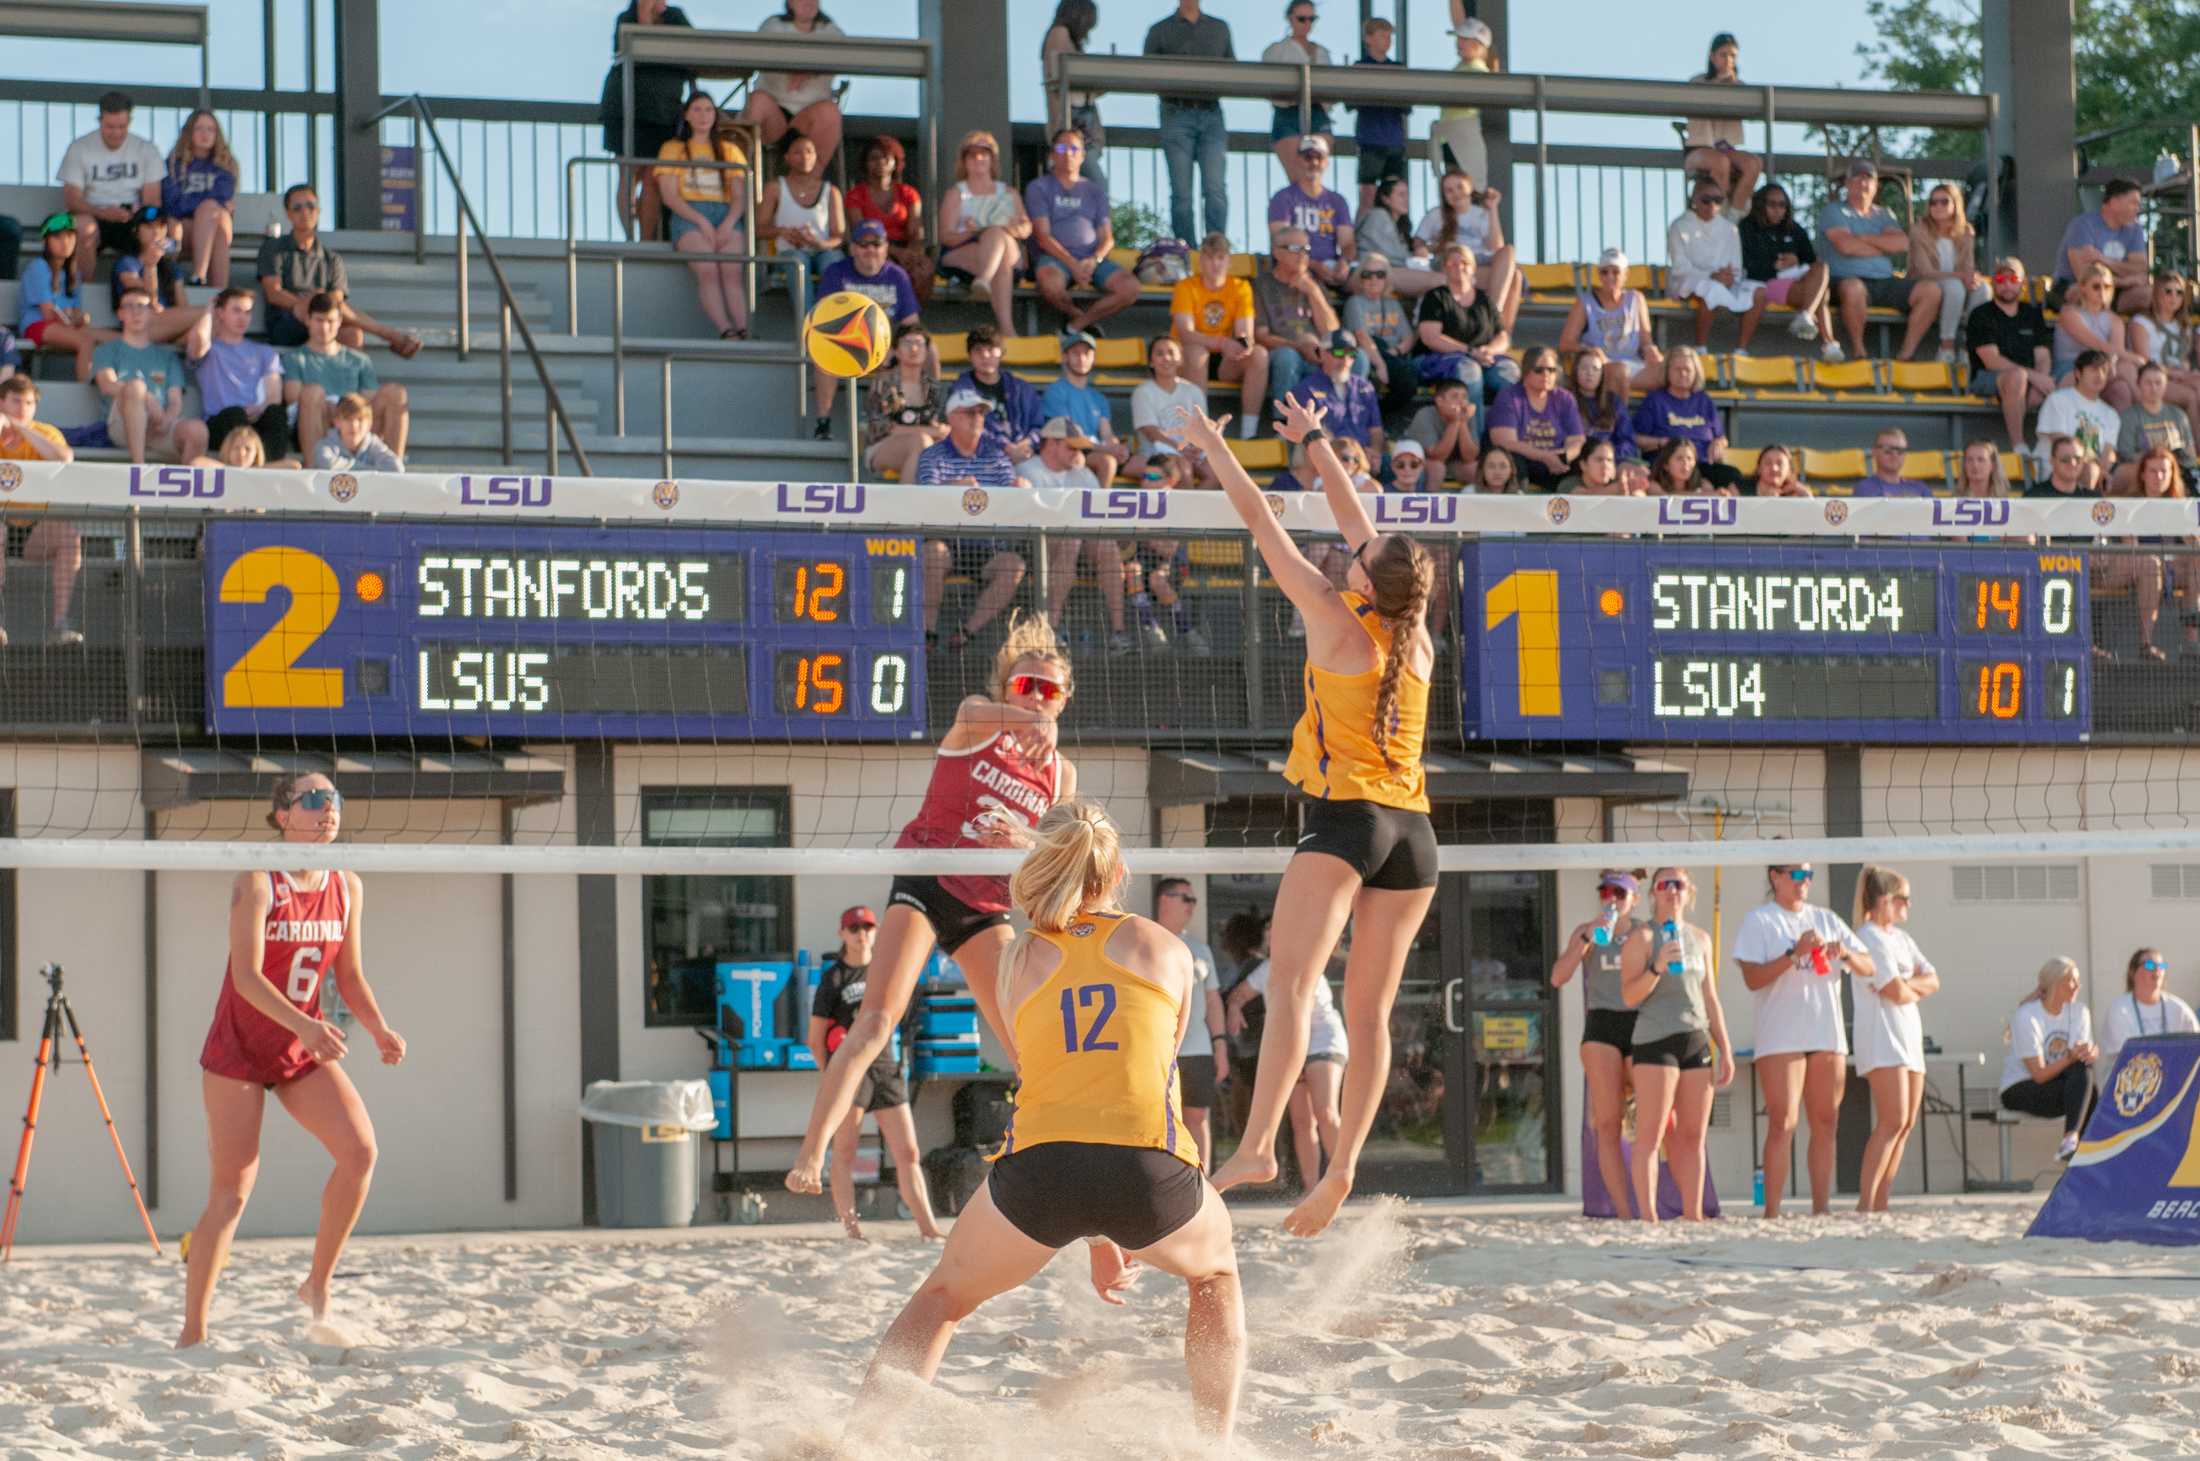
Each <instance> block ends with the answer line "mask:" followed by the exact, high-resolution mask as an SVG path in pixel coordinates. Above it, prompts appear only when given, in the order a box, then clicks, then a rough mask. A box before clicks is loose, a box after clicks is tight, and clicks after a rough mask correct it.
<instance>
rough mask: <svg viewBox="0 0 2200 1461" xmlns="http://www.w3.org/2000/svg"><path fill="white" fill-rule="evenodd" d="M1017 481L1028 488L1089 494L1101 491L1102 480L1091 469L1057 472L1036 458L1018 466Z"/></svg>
mask: <svg viewBox="0 0 2200 1461" xmlns="http://www.w3.org/2000/svg"><path fill="white" fill-rule="evenodd" d="M1016 476H1017V479H1018V480H1019V481H1021V482H1023V483H1024V484H1025V485H1026V486H1028V487H1066V488H1072V489H1075V488H1082V489H1083V490H1085V491H1087V492H1098V491H1099V490H1100V479H1099V478H1098V477H1095V476H1094V475H1093V474H1092V468H1090V467H1064V468H1062V470H1061V471H1059V472H1057V471H1055V470H1054V469H1053V468H1052V467H1050V466H1048V465H1047V464H1046V463H1045V462H1043V461H1041V460H1040V459H1039V458H1037V457H1035V456H1031V457H1025V458H1024V459H1023V460H1022V461H1020V462H1018V463H1017V464H1016Z"/></svg>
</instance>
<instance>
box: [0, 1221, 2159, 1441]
mask: <svg viewBox="0 0 2200 1461" xmlns="http://www.w3.org/2000/svg"><path fill="white" fill-rule="evenodd" d="M2037 1202H2038V1199H2037V1198H2029V1199H2019V1200H2015V1201H2011V1200H2006V1199H1998V1198H1970V1199H1963V1200H1941V1201H1925V1200H1920V1201H1915V1202H1912V1203H1909V1204H1905V1205H1903V1206H1901V1207H1900V1208H1899V1210H1898V1211H1897V1212H1895V1213H1894V1214H1893V1215H1891V1216H1889V1217H1884V1218H1877V1219H1859V1218H1855V1217H1850V1216H1842V1217H1829V1218H1789V1219H1785V1220H1783V1221H1781V1222H1780V1223H1778V1224H1776V1225H1773V1226H1770V1227H1767V1226H1765V1225H1764V1224H1762V1223H1760V1222H1757V1221H1755V1220H1751V1219H1730V1220H1728V1221H1727V1222H1725V1223H1722V1224H1715V1225H1713V1226H1712V1227H1710V1228H1708V1229H1703V1228H1699V1229H1688V1228H1685V1227H1681V1226H1669V1227H1665V1228H1661V1229H1659V1230H1657V1231H1655V1232H1650V1233H1646V1232H1644V1231H1642V1230H1640V1229H1623V1228H1620V1227H1618V1226H1616V1225H1613V1224H1609V1223H1588V1222H1584V1221H1582V1220H1581V1219H1579V1218H1574V1217H1568V1216H1564V1215H1563V1210H1562V1209H1561V1208H1560V1207H1559V1206H1558V1205H1556V1204H1548V1203H1546V1204H1537V1205H1512V1206H1495V1205H1487V1204H1416V1203H1406V1204H1401V1203H1398V1202H1394V1201H1384V1202H1379V1203H1374V1204H1362V1205H1355V1206H1354V1207H1352V1208H1349V1209H1348V1210H1347V1213H1346V1217H1345V1220H1344V1221H1343V1222H1342V1223H1341V1224H1340V1226H1339V1228H1338V1229H1337V1230H1335V1231H1334V1232H1332V1233H1331V1234H1330V1235H1328V1236H1326V1237H1324V1238H1322V1239H1320V1240H1317V1241H1315V1242H1311V1243H1301V1242H1297V1241H1294V1240H1291V1239H1287V1238H1285V1237H1284V1236H1283V1235H1282V1234H1281V1233H1280V1232H1279V1231H1277V1230H1276V1228H1275V1227H1274V1226H1273V1224H1274V1222H1275V1221H1276V1219H1277V1218H1278V1217H1280V1215H1281V1209H1255V1210H1252V1211H1251V1212H1249V1213H1247V1214H1244V1215H1242V1217H1241V1236H1240V1242H1239V1248H1240V1253H1241V1258H1242V1262H1243V1264H1244V1269H1245V1275H1246V1294H1247V1306H1248V1314H1249V1318H1250V1322H1251V1325H1252V1328H1253V1331H1254V1341H1253V1346H1252V1357H1251V1369H1250V1373H1249V1375H1248V1377H1247V1381H1246V1388H1245V1407H1244V1417H1243V1424H1242V1428H1241V1439H1240V1445H1239V1447H1238V1451H1237V1454H1238V1455H1240V1456H1245V1457H1251V1458H1264V1461H1281V1458H1286V1457H1302V1456H1324V1457H1327V1456H1335V1457H1351V1456H1386V1457H1402V1456H1412V1457H1415V1458H1427V1461H1463V1458H1469V1457H1474V1458H1481V1457H1491V1458H1496V1457H1521V1456H1535V1457H1547V1456H1631V1457H1679V1456H1733V1457H1740V1456H1787V1455H1795V1454H1808V1455H1812V1456H1891V1457H1902V1456H1920V1457H1922V1456H1935V1457H1940V1456H1982V1457H1983V1456H1992V1457H2034V1456H2070V1457H2086V1458H2095V1457H2104V1456H2127V1455H2128V1456H2172V1455H2179V1454H2188V1455H2189V1454H2191V1453H2192V1451H2193V1450H2194V1444H2195V1443H2194V1439H2193V1437H2194V1421H2195V1417H2196V1415H2200V1389H2196V1388H2195V1386H2194V1383H2193V1382H2194V1379H2195V1377H2200V1311H2196V1308H2195V1305H2194V1303H2193V1300H2194V1298H2195V1297H2196V1296H2200V1288H2196V1287H2195V1285H2196V1284H2200V1251H2183V1250H2171V1249H2153V1248H2140V1247H2137V1246H2133V1245H2121V1244H2118V1245H2092V1244H2082V1243H2063V1242H2039V1243H2023V1242H2021V1241H2019V1240H2020V1237H2021V1235H2022V1233H2023V1230H2024V1227H2025V1225H2026V1223H2027V1222H2028V1221H2029V1220H2030V1218H2031V1214H2032V1211H2033V1209H2034V1208H2035V1207H2036V1205H2037ZM872 1231H873V1233H874V1234H875V1235H876V1236H877V1238H878V1241H876V1242H874V1243H873V1244H871V1245H869V1246H868V1247H865V1248H860V1249H859V1248H856V1247H854V1246H852V1245H849V1244H847V1243H845V1242H844V1241H842V1240H840V1239H839V1238H838V1237H837V1236H833V1235H829V1234H828V1233H827V1232H826V1231H825V1230H824V1229H822V1228H820V1227H814V1226H802V1227H762V1228H710V1229H698V1230H689V1231H685V1232H678V1233H649V1234H609V1233H548V1234H480V1235H451V1236H437V1237H429V1238H417V1239H402V1238H388V1239H367V1240H362V1241H361V1242H359V1243H358V1244H357V1245H356V1246H355V1247H354V1249H353V1250H352V1253H351V1254H350V1255H349V1256H348V1258H347V1260H346V1268H345V1274H346V1276H345V1277H343V1278H342V1279H341V1281H340V1284H339V1304H340V1307H339V1309H338V1311H337V1313H336V1314H334V1315H333V1316H332V1323H333V1324H334V1325H335V1326H337V1329H336V1330H332V1331H318V1332H316V1333H314V1334H310V1335H309V1333H308V1326H307V1325H306V1324H305V1323H304V1315H303V1311H302V1310H300V1309H299V1308H298V1307H297V1305H296V1303H295V1301H294V1300H293V1299H292V1297H291V1289H292V1287H293V1286H294V1285H295V1284H296V1282H297V1280H298V1277H299V1275H300V1273H301V1272H302V1270H303V1265H304V1261H305V1254H306V1249H305V1246H304V1245H303V1244H301V1243H297V1242H248V1243H243V1244H240V1245H239V1246H238V1249H237V1261H236V1263H235V1265H234V1266H233V1268H232V1269H231V1272H230V1277H229V1279H228V1281H227V1283H226V1284H225V1286H224V1288H223V1290H222V1292H221V1296H220V1300H219V1302H218V1305H217V1308H216V1312H215V1333H214V1338H213V1341H212V1342H211V1343H210V1344H209V1345H208V1346H207V1347H206V1348H205V1349H203V1350H201V1351H198V1352H196V1353H194V1354H192V1355H187V1356H184V1355H178V1354H176V1353H175V1352H174V1351H172V1350H171V1349H170V1348H169V1344H170V1342H171V1340H172V1338H173V1335H174V1331H175V1327H176V1322H177V1313H178V1303H179V1300H180V1295H181V1290H182V1273H181V1268H180V1265H178V1264H177V1263H176V1262H175V1261H174V1257H173V1254H172V1253H171V1256H170V1259H169V1260H168V1261H167V1262H165V1263H161V1264H155V1263H154V1262H152V1261H151V1259H150V1258H149V1257H148V1256H147V1255H146V1254H145V1253H144V1252H143V1250H142V1249H140V1250H134V1251H133V1250H131V1249H128V1248H123V1247H119V1246H114V1247H108V1246H101V1247H82V1248H36V1249H22V1250H19V1251H18V1253H17V1255H16V1261H15V1262H14V1263H13V1264H12V1265H10V1266H9V1267H8V1268H7V1269H5V1270H0V1455H4V1456H8V1457H18V1456H21V1457H41V1458H44V1457H88V1456H98V1457H174V1456H249V1457H265V1458H289V1457H305V1456H375V1457H401V1458H419V1461H426V1458H459V1457H498V1458H502V1457H513V1458H584V1457H644V1456H647V1457H726V1456H737V1457H754V1458H771V1461H797V1458H820V1461H821V1458H824V1457H826V1456H828V1455H830V1454H831V1453H832V1442H833V1440H834V1438H835V1437H837V1436H838V1434H839V1432H840V1428H841V1425H842V1422H843V1420H844V1418H845V1416H846V1414H847V1412H848V1407H849V1403H850V1401H851V1399H852V1397H853V1396H854V1394H855V1391H856V1386H857V1382H858V1380H859V1378H860V1376H861V1373H862V1369H863V1366H864V1364H865V1363H866V1361H867V1359H868V1357H869V1354H870V1350H871V1347H872V1345H873V1343H874V1342H875V1341H876V1339H877V1337H878V1334H879V1332H880V1330H881V1329H882V1328H883V1327H884V1325H885V1323H886V1321H887V1320H888V1319H889V1318H890V1317H891V1316H892V1314H893V1313H894V1311H895V1309H896V1308H897V1307H898V1306H899V1304H900V1303H901V1301H902V1299H903V1298H904V1297H905V1296H906V1295H907V1294H908V1292H909V1291H910V1290H911V1288H912V1287H913V1286H914V1285H915V1284H916V1283H917V1281H918V1280H919V1279H920V1278H921V1277H922V1275H923V1273H924V1272H925V1270H926V1268H927V1267H928V1264H929V1261H930V1254H931V1252H932V1251H933V1250H931V1249H930V1248H928V1247H927V1246H925V1245H923V1244H920V1243H918V1242H917V1241H916V1240H915V1238H914V1235H913V1233H912V1231H911V1230H910V1229H909V1227H908V1225H907V1224H893V1223H884V1224H874V1225H873V1226H872ZM1133 1299H1134V1303H1133V1307H1131V1308H1129V1309H1113V1308H1105V1307H1103V1306H1102V1305H1101V1304H1100V1303H1099V1302H1098V1300H1097V1299H1095V1298H1094V1296H1093V1295H1092V1292H1091V1290H1090V1287H1089V1285H1088V1284H1087V1283H1086V1281H1085V1276H1084V1264H1083V1261H1082V1255H1081V1253H1075V1254H1068V1255H1065V1256H1064V1257H1063V1258H1062V1259H1060V1260H1057V1262H1056V1263H1055V1264H1054V1265H1053V1266H1052V1267H1051V1268H1049V1269H1048V1270H1047V1271H1046V1272H1045V1273H1044V1274H1042V1275H1041V1276H1040V1277H1039V1279H1038V1280H1037V1281H1036V1282H1035V1283H1034V1284H1032V1285H1031V1286H1030V1287H1029V1288H1027V1289H1026V1290H1024V1291H1023V1292H1021V1293H1018V1294H1015V1295H1011V1296H1009V1297H1007V1298H1005V1299H1002V1300H999V1301H997V1302H996V1303H995V1304H993V1305H991V1306H988V1308H987V1309H985V1310H982V1311H980V1313H979V1314H978V1315H977V1316H975V1317H974V1318H973V1319H972V1320H971V1321H970V1322H968V1323H967V1324H966V1325H965V1326H964V1328H963V1331H962V1333H961V1335H960V1336H959V1338H958V1340H957V1342H956V1344H955V1347H954V1348H953V1349H952V1350H951V1351H950V1352H949V1355H948V1359H947V1363H946V1365H945V1367H944V1368H943V1370H942V1372H941V1377H940V1378H941V1383H940V1385H939V1387H938V1388H937V1389H935V1390H932V1391H929V1392H924V1393H921V1394H913V1393H897V1394H896V1395H894V1396H892V1397H891V1399H890V1403H891V1404H892V1406H893V1408H894V1411H895V1416H894V1421H893V1425H892V1427H891V1430H892V1435H893V1439H892V1440H891V1441H890V1442H887V1443H883V1444H879V1445H871V1446H866V1447H865V1448H863V1449H862V1450H861V1451H860V1452H857V1453H855V1454H860V1455H862V1456H864V1457H866V1458H873V1457H875V1458H879V1461H931V1458H938V1461H966V1458H967V1461H977V1458H991V1457H1002V1458H1010V1457H1013V1458H1016V1461H1033V1458H1053V1457H1062V1458H1084V1457H1117V1456H1123V1457H1137V1458H1140V1461H1152V1458H1158V1457H1169V1456H1188V1455H1193V1454H1196V1453H1197V1448H1196V1446H1194V1445H1193V1444H1192V1440H1191V1435H1190V1430H1189V1423H1188V1421H1189V1410H1188V1405H1187V1401H1186V1398H1185V1395H1184V1391H1183V1386H1182V1378H1181V1370H1180V1368H1179V1363H1178V1357H1177V1346H1178V1344H1179V1342H1180V1339H1181V1330H1182V1323H1183V1316H1184V1298H1183V1292H1182V1289H1181V1286H1180V1285H1177V1284H1175V1283H1173V1282H1172V1281H1168V1280H1164V1279H1162V1278H1161V1277H1160V1276H1159V1275H1152V1274H1149V1275H1147V1277H1146V1278H1145V1280H1144V1282H1142V1283H1141V1285H1140V1286H1139V1289H1138V1290H1137V1291H1136V1292H1135V1293H1134V1295H1133Z"/></svg>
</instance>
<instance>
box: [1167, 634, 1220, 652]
mask: <svg viewBox="0 0 2200 1461" xmlns="http://www.w3.org/2000/svg"><path fill="white" fill-rule="evenodd" d="M1176 647H1177V648H1178V649H1181V650H1183V651H1184V652H1185V653H1186V654H1196V655H1210V654H1213V653H1214V646H1212V645H1210V644H1209V643H1208V642H1207V636H1206V635H1205V634H1204V633H1202V632H1201V631H1200V630H1198V629H1197V628H1193V629H1187V630H1185V631H1184V634H1183V636H1182V637H1181V638H1179V639H1178V640H1177V642H1176Z"/></svg>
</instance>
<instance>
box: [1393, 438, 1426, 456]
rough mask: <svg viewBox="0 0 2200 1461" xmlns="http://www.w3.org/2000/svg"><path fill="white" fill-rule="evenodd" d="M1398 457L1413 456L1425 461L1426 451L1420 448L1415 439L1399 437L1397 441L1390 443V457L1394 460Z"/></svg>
mask: <svg viewBox="0 0 2200 1461" xmlns="http://www.w3.org/2000/svg"><path fill="white" fill-rule="evenodd" d="M1400 457H1415V458H1418V459H1419V460H1421V461H1424V462H1425V461H1427V460H1428V452H1427V451H1426V450H1424V449H1423V448H1422V446H1421V443H1419V442H1417V441H1415V440H1414V439H1413V438H1412V437H1410V436H1406V437H1400V438H1399V439H1398V440H1397V441H1395V442H1393V443H1391V447H1390V459H1391V460H1392V461H1396V460H1398V458H1400Z"/></svg>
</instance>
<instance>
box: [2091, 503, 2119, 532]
mask: <svg viewBox="0 0 2200 1461" xmlns="http://www.w3.org/2000/svg"><path fill="white" fill-rule="evenodd" d="M2114 521H2116V504H2115V503H2113V502H2096V503H2094V504H2093V522H2094V524H2095V526H2097V527H2104V528H2105V527H2107V526H2108V525H2109V524H2110V523H2112V522H2114Z"/></svg>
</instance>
